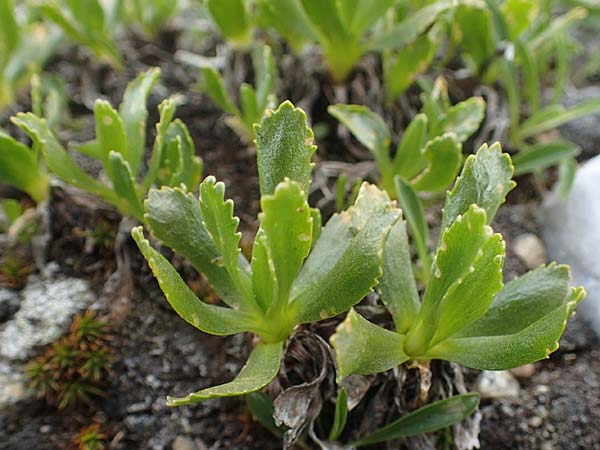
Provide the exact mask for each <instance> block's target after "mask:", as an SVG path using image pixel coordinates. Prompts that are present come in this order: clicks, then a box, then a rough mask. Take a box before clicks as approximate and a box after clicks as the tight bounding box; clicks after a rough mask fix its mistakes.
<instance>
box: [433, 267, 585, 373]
mask: <svg viewBox="0 0 600 450" xmlns="http://www.w3.org/2000/svg"><path fill="white" fill-rule="evenodd" d="M569 278H570V277H569V270H568V268H567V267H566V266H557V265H555V264H552V265H550V266H548V267H541V268H538V269H536V270H534V271H532V272H529V273H527V274H525V275H523V276H522V277H519V278H516V279H514V280H513V281H511V282H510V283H508V284H507V285H506V286H505V287H504V289H503V290H502V291H500V293H498V295H497V296H496V298H495V299H494V303H493V304H492V306H491V307H490V309H489V310H488V312H487V313H486V314H485V315H484V316H482V317H481V318H480V319H479V320H478V321H476V322H475V323H473V324H472V325H471V326H469V327H467V328H466V329H465V330H463V331H461V332H460V333H459V334H458V335H457V336H456V337H453V338H450V339H448V340H446V341H444V342H442V343H440V344H438V345H436V346H435V347H433V348H432V349H431V350H430V351H429V352H428V353H427V356H428V357H431V358H438V359H446V360H449V361H454V362H458V363H459V364H462V365H464V366H466V367H472V368H476V369H487V370H505V369H510V368H513V367H518V366H521V365H524V364H529V363H532V362H535V361H537V360H540V359H543V358H547V357H548V355H550V353H552V352H553V351H555V350H556V349H557V348H558V340H559V338H560V336H561V335H562V333H563V331H564V329H565V326H566V324H567V320H568V318H569V316H570V315H571V313H572V312H573V310H574V308H575V306H576V305H577V303H579V302H580V301H581V300H582V299H583V298H584V297H585V291H584V290H583V288H569Z"/></svg>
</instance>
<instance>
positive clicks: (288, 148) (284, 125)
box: [254, 101, 316, 196]
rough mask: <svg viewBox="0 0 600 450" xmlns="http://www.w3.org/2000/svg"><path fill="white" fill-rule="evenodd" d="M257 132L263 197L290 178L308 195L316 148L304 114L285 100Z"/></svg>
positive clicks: (258, 160)
mask: <svg viewBox="0 0 600 450" xmlns="http://www.w3.org/2000/svg"><path fill="white" fill-rule="evenodd" d="M254 132H255V135H256V158H257V164H258V175H259V181H260V193H261V195H269V194H273V193H274V192H275V188H276V187H277V185H278V184H279V183H281V182H282V181H283V180H284V179H285V178H286V177H287V178H289V179H290V180H292V181H295V182H296V183H298V184H299V185H300V188H301V189H302V191H303V192H304V195H305V196H308V188H309V185H310V175H311V171H312V167H313V164H312V163H311V162H310V159H311V157H312V154H313V153H314V152H315V150H316V146H314V145H313V144H312V142H313V137H314V136H313V132H312V130H311V129H310V128H309V127H308V126H307V124H306V114H304V111H302V110H301V109H299V108H295V107H294V105H292V103H291V102H289V101H285V102H283V103H282V104H281V105H280V106H279V108H278V109H277V110H276V111H272V112H269V111H268V112H267V113H266V115H265V116H264V117H263V119H262V121H261V122H260V125H255V127H254Z"/></svg>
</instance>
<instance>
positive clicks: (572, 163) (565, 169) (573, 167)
mask: <svg viewBox="0 0 600 450" xmlns="http://www.w3.org/2000/svg"><path fill="white" fill-rule="evenodd" d="M576 174H577V160H576V159H575V158H568V159H563V160H562V161H561V162H560V163H559V166H558V181H557V182H556V192H558V195H559V196H560V197H561V198H562V199H563V200H564V199H566V198H567V197H568V196H569V193H570V192H571V188H572V187H573V183H574V182H575V175H576Z"/></svg>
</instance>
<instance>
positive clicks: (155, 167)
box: [138, 99, 175, 195]
mask: <svg viewBox="0 0 600 450" xmlns="http://www.w3.org/2000/svg"><path fill="white" fill-rule="evenodd" d="M158 111H159V114H160V120H159V122H158V123H157V124H156V137H155V139H154V144H153V146H152V155H151V156H150V162H149V163H148V171H147V172H146V176H144V180H143V181H142V183H141V185H140V188H139V190H138V191H139V192H140V194H141V195H145V194H146V192H148V189H150V187H152V184H153V183H154V181H155V180H156V177H157V175H158V171H159V170H160V165H161V163H162V162H163V152H164V149H165V141H166V139H167V131H168V129H169V125H170V123H171V119H173V114H175V103H174V102H173V100H170V99H166V100H164V101H163V102H162V103H161V104H160V105H158Z"/></svg>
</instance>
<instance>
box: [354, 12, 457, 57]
mask: <svg viewBox="0 0 600 450" xmlns="http://www.w3.org/2000/svg"><path fill="white" fill-rule="evenodd" d="M451 7H452V1H450V0H439V1H436V2H435V3H432V4H430V5H427V6H424V7H423V8H421V9H419V10H418V11H416V12H415V13H414V14H411V15H410V16H408V17H407V18H406V19H404V20H403V21H401V22H399V23H397V24H395V25H394V26H393V27H391V28H390V29H389V30H387V31H384V32H382V33H375V34H374V36H373V37H372V38H371V39H370V40H369V41H368V42H367V43H366V44H365V45H364V48H365V50H366V51H379V50H386V49H394V48H401V47H403V46H405V45H408V44H410V43H411V42H413V41H414V40H415V39H416V38H417V37H418V36H419V35H420V34H421V33H423V31H425V30H426V29H427V28H428V27H430V26H431V25H432V24H433V23H434V22H435V21H436V20H437V18H438V16H439V15H440V14H441V13H442V12H444V11H446V10H448V9H449V8H451Z"/></svg>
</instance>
